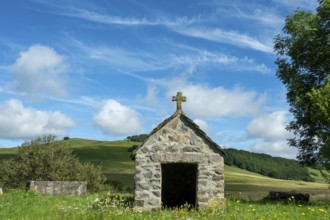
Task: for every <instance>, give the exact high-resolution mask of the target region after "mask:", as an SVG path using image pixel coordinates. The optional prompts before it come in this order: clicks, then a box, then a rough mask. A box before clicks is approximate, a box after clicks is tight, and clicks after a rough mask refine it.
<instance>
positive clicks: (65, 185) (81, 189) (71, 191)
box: [30, 181, 87, 196]
mask: <svg viewBox="0 0 330 220" xmlns="http://www.w3.org/2000/svg"><path fill="white" fill-rule="evenodd" d="M30 190H35V191H36V192H38V193H40V194H42V195H74V196H81V195H85V194H86V191H87V182H79V181H31V182H30Z"/></svg>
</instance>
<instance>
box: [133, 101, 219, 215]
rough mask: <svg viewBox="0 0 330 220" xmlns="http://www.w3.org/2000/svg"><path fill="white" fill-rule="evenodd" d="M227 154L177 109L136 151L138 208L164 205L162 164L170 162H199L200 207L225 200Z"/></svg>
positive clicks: (198, 195) (197, 195) (198, 198)
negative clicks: (225, 156) (225, 162)
mask: <svg viewBox="0 0 330 220" xmlns="http://www.w3.org/2000/svg"><path fill="white" fill-rule="evenodd" d="M180 107H181V106H180ZM224 155H225V153H224V151H223V150H222V149H221V148H220V147H219V146H218V145H217V144H216V143H214V142H213V141H212V140H211V139H210V138H209V137H207V135H206V134H205V133H204V132H203V131H202V130H201V129H200V128H199V127H198V126H197V125H196V124H195V123H194V122H193V121H192V120H190V119H189V118H188V117H187V116H185V115H184V114H183V112H182V110H181V109H178V111H177V112H176V113H175V114H174V115H172V116H171V117H170V118H168V119H166V120H165V121H164V122H162V123H161V124H160V125H159V126H158V127H156V128H155V129H154V130H153V131H152V132H151V133H150V134H149V136H148V137H147V140H146V141H145V142H144V143H143V144H142V145H141V146H140V147H139V148H137V150H136V151H135V152H133V159H135V177H134V180H135V205H134V207H135V209H142V210H145V209H147V210H149V209H157V208H161V206H162V198H161V197H162V193H161V192H162V164H168V163H187V164H197V183H196V185H197V187H196V191H197V192H196V206H197V208H198V209H202V208H204V207H205V206H207V205H214V204H219V205H221V204H223V200H224V161H223V156H224ZM178 184H180V183H178Z"/></svg>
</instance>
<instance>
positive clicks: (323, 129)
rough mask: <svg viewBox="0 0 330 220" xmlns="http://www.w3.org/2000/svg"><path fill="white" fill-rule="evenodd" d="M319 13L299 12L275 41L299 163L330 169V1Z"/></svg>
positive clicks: (322, 1) (324, 2) (321, 5)
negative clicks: (320, 165) (318, 164)
mask: <svg viewBox="0 0 330 220" xmlns="http://www.w3.org/2000/svg"><path fill="white" fill-rule="evenodd" d="M318 2H319V6H318V8H317V9H316V12H315V13H313V12H306V11H300V10H296V11H295V12H294V13H293V14H291V15H289V16H288V17H287V18H286V22H285V26H284V28H283V32H284V33H283V34H282V35H277V36H276V37H275V51H276V52H277V55H278V58H277V60H276V64H277V68H278V69H277V76H278V77H279V79H280V80H281V81H282V82H283V84H284V85H285V86H286V88H287V100H288V102H289V104H290V112H291V113H292V114H293V116H294V118H293V120H292V121H291V122H290V124H289V125H288V126H287V129H288V130H289V131H292V132H293V133H294V135H295V136H294V138H292V139H289V144H290V145H291V146H294V147H297V148H298V150H299V155H298V159H299V160H300V161H301V162H303V163H305V164H307V165H313V164H315V163H320V162H322V163H323V164H324V165H325V166H326V168H327V169H330V163H329V161H330V120H329V107H330V106H329V99H330V94H329V93H330V86H329V76H330V0H319V1H318Z"/></svg>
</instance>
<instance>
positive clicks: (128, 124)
mask: <svg viewBox="0 0 330 220" xmlns="http://www.w3.org/2000/svg"><path fill="white" fill-rule="evenodd" d="M94 123H95V124H96V126H98V127H99V128H101V129H102V131H103V132H104V133H105V134H108V135H116V136H119V135H127V134H138V133H141V132H142V131H143V128H142V125H141V122H140V118H139V115H138V113H137V112H136V111H134V110H133V109H131V108H129V107H127V106H124V105H122V104H120V103H119V102H117V101H115V100H107V101H105V102H104V104H103V106H102V107H101V109H100V111H99V112H98V113H97V114H96V115H95V116H94Z"/></svg>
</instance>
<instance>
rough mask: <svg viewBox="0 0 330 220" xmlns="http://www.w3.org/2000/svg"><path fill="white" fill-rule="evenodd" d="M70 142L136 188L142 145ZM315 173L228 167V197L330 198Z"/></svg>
mask: <svg viewBox="0 0 330 220" xmlns="http://www.w3.org/2000/svg"><path fill="white" fill-rule="evenodd" d="M66 141H67V142H68V143H70V145H71V147H72V148H73V150H74V152H75V153H76V154H77V156H78V157H79V159H80V160H82V161H90V162H92V163H95V164H98V165H101V166H102V170H103V172H104V173H105V175H106V176H107V177H108V179H109V181H111V182H114V183H116V184H121V185H122V186H125V187H128V188H130V189H132V188H133V181H134V180H133V174H134V161H132V160H131V159H130V154H131V153H130V152H129V149H130V148H131V147H132V146H134V145H138V144H140V142H133V141H128V140H123V141H96V140H88V139H80V138H71V139H69V140H66ZM16 152H17V148H0V160H1V159H6V158H10V157H11V156H13V155H15V154H16ZM309 171H310V172H312V173H314V174H313V177H314V178H315V180H316V181H317V182H315V183H312V182H305V181H293V180H280V179H274V178H270V177H266V176H263V175H260V174H257V173H254V172H250V171H247V170H243V169H239V168H237V167H233V166H227V165H226V166H225V192H226V194H227V196H229V195H230V196H238V195H239V196H240V197H241V196H244V197H247V198H249V199H260V198H262V197H263V196H265V195H266V194H267V193H268V192H269V191H270V190H278V191H292V190H296V191H302V192H306V193H311V195H312V198H313V199H314V200H317V199H326V198H327V199H329V198H330V191H329V189H328V185H327V184H325V183H324V180H323V179H322V177H321V175H320V173H319V171H318V170H314V169H309Z"/></svg>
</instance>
